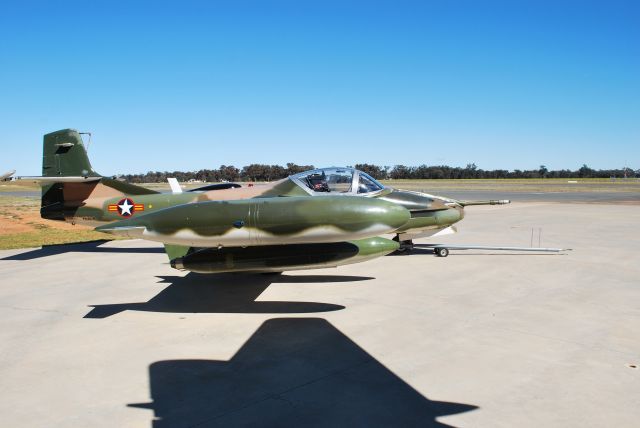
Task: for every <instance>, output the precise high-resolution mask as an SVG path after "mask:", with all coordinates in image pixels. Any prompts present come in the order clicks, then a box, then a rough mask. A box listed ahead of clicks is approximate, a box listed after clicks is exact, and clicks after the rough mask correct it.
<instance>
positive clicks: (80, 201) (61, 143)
mask: <svg viewBox="0 0 640 428" xmlns="http://www.w3.org/2000/svg"><path fill="white" fill-rule="evenodd" d="M21 179H22V180H29V181H35V182H38V183H39V184H40V185H41V186H42V201H41V207H40V215H41V216H42V218H46V219H49V220H63V221H65V220H66V221H71V222H86V223H88V224H92V223H93V222H94V221H97V222H100V221H104V220H102V219H103V217H104V215H103V205H104V201H105V200H106V199H108V198H117V197H126V196H129V195H148V194H153V193H158V192H156V191H154V190H150V189H146V188H144V187H140V186H135V185H133V184H128V183H124V182H122V181H118V180H115V179H112V178H107V177H103V176H101V175H100V174H98V173H97V172H96V171H94V169H93V167H92V166H91V162H89V157H88V156H87V150H86V148H85V146H84V143H83V141H82V137H81V135H80V133H79V132H78V131H76V130H74V129H63V130H60V131H56V132H52V133H50V134H46V135H45V136H44V143H43V147H42V176H41V177H22V178H21Z"/></svg>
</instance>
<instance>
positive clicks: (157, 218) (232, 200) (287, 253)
mask: <svg viewBox="0 0 640 428" xmlns="http://www.w3.org/2000/svg"><path fill="white" fill-rule="evenodd" d="M22 179H26V180H33V181H36V182H38V183H40V185H41V186H42V204H41V209H40V213H41V216H42V217H43V218H46V219H51V220H61V221H68V222H72V223H82V224H90V225H93V226H97V227H96V230H98V231H102V232H106V233H111V234H114V235H119V236H126V237H130V238H141V239H146V240H151V241H157V242H161V243H163V244H164V245H165V249H166V252H167V254H168V256H169V260H170V262H171V266H173V267H175V268H177V269H181V270H190V271H195V272H204V273H215V272H239V271H249V272H282V271H285V270H293V269H296V270H297V269H315V268H324V267H335V266H340V265H344V264H350V263H358V262H361V261H366V260H370V259H372V258H375V257H379V256H383V255H386V254H389V253H391V252H394V251H403V250H404V251H410V250H411V248H412V247H413V241H412V240H413V239H415V238H417V237H423V236H430V235H434V234H436V233H438V232H441V231H443V230H445V229H447V228H449V227H450V226H452V225H453V224H455V223H457V222H458V221H460V220H462V218H463V217H464V208H465V207H466V206H469V205H486V204H491V205H494V204H506V203H509V201H507V200H488V201H458V200H454V199H449V198H444V197H440V196H434V195H430V194H426V193H420V192H412V191H406V190H398V189H393V188H389V187H385V186H384V185H382V184H380V183H379V182H378V181H377V180H375V179H374V178H373V177H371V176H369V175H368V174H366V173H364V172H362V171H358V170H356V169H353V168H340V167H332V168H322V169H316V170H312V171H306V172H302V173H299V174H295V175H292V176H290V177H288V178H285V179H282V180H279V181H275V182H273V183H267V184H262V185H253V186H242V185H240V184H237V183H221V184H210V185H206V186H203V187H199V188H197V189H193V190H189V191H182V190H181V189H180V187H179V186H177V187H176V185H177V183H175V182H174V183H172V187H173V189H174V192H172V193H159V192H157V191H155V190H151V189H147V188H144V187H141V186H136V185H132V184H128V183H125V182H122V181H119V180H114V179H112V178H108V177H104V176H101V175H100V174H98V173H97V172H96V171H94V170H93V168H92V167H91V164H90V162H89V158H88V156H87V152H86V150H85V147H84V144H83V141H82V138H81V136H80V133H79V132H78V131H76V130H72V129H64V130H61V131H56V132H52V133H50V134H47V135H45V136H44V144H43V165H42V176H41V177H22ZM387 234H390V235H394V237H393V239H387V238H383V237H381V235H387ZM433 248H434V252H435V253H436V254H437V255H440V256H446V255H447V254H448V249H447V248H446V247H444V246H433ZM483 248H485V249H492V248H495V247H483ZM456 249H465V248H464V247H462V246H458V247H456ZM511 249H513V247H512V248H511ZM524 250H527V248H524ZM537 250H540V249H537ZM541 250H545V249H541ZM550 250H556V249H550Z"/></svg>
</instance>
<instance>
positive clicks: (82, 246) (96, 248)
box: [0, 239, 164, 260]
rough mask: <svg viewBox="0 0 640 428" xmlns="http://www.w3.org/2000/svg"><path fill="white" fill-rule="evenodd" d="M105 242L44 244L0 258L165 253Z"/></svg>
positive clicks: (158, 248) (32, 258)
mask: <svg viewBox="0 0 640 428" xmlns="http://www.w3.org/2000/svg"><path fill="white" fill-rule="evenodd" d="M105 242H111V241H108V240H106V239H100V240H97V241H89V242H81V243H77V244H56V245H44V246H43V247H42V248H38V249H35V250H31V251H27V252H25V253H20V254H14V255H13V256H8V257H4V258H2V259H0V260H34V259H39V258H41V257H48V256H55V255H58V254H66V253H74V252H75V253H131V254H135V253H137V254H141V253H143V254H152V253H164V249H163V248H161V247H140V248H115V247H101V246H100V245H102V244H104V243H105Z"/></svg>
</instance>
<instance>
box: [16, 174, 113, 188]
mask: <svg viewBox="0 0 640 428" xmlns="http://www.w3.org/2000/svg"><path fill="white" fill-rule="evenodd" d="M101 179H102V177H82V176H76V177H71V176H67V177H58V176H51V177H42V176H36V177H16V181H30V182H32V183H37V184H40V185H41V186H46V185H47V184H52V183H88V182H91V181H98V180H101Z"/></svg>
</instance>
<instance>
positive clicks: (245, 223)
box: [96, 196, 410, 248]
mask: <svg viewBox="0 0 640 428" xmlns="http://www.w3.org/2000/svg"><path fill="white" fill-rule="evenodd" d="M409 218H410V214H409V211H408V210H407V209H405V208H404V207H402V206H400V205H397V204H395V203H392V202H387V201H383V200H379V199H374V198H361V197H357V196H321V197H313V198H309V197H282V198H256V199H244V200H234V201H207V202H198V203H193V204H185V205H178V206H174V207H171V208H166V209H163V210H159V211H156V212H152V213H149V214H146V215H139V216H138V215H136V216H134V217H131V218H128V219H126V220H121V221H118V222H115V223H110V224H108V225H104V226H100V227H98V228H96V230H98V231H101V232H107V233H112V234H115V235H121V236H127V237H130V238H142V239H147V240H150V241H158V242H162V243H165V244H174V245H183V246H189V247H208V248H211V247H247V246H258V245H261V246H265V245H282V244H308V243H327V242H344V241H352V240H358V239H363V238H370V237H374V236H378V235H382V234H385V233H391V232H393V231H394V230H396V229H398V228H399V227H401V226H402V225H404V224H405V223H407V222H408V221H409Z"/></svg>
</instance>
